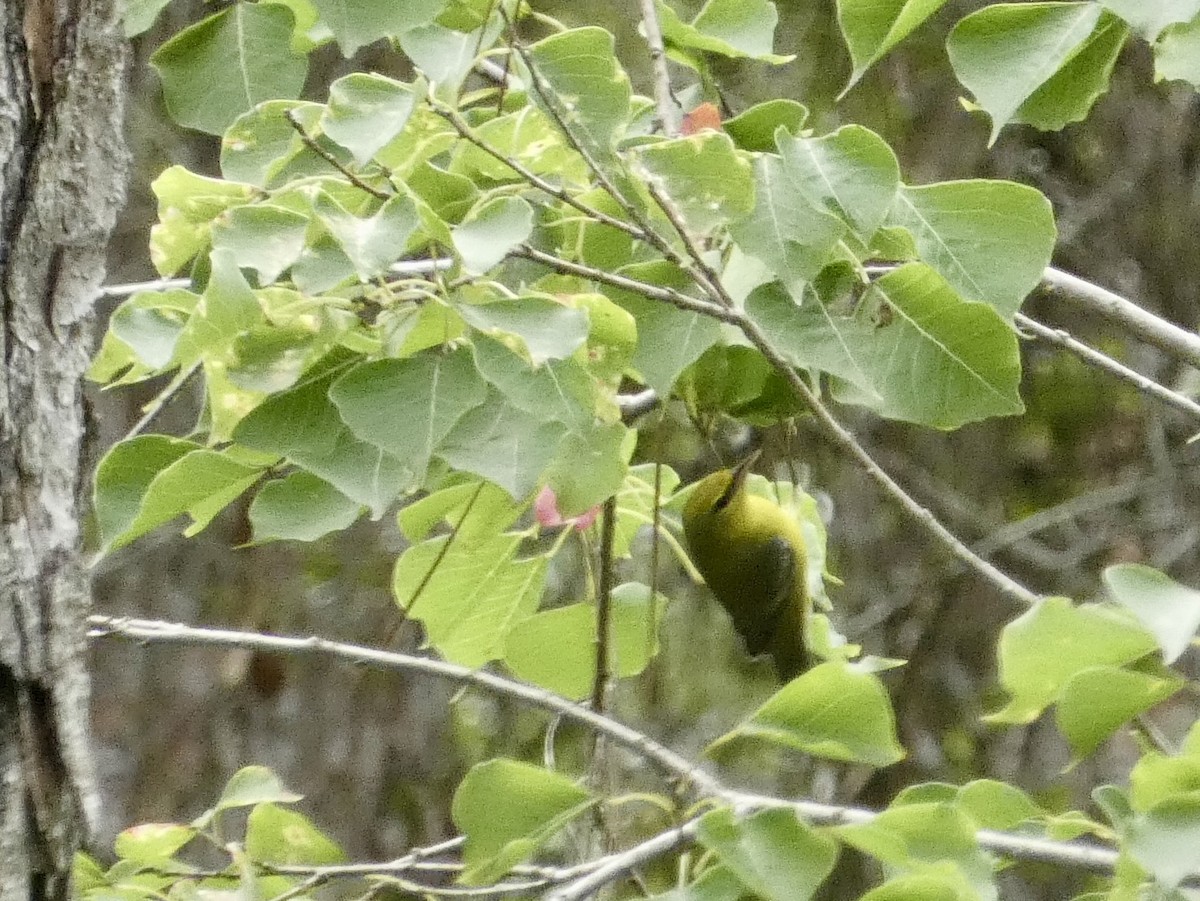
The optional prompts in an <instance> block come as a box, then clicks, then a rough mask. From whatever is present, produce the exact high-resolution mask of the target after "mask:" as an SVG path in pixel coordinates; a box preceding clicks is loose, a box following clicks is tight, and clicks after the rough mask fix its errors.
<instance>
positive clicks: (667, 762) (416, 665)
mask: <svg viewBox="0 0 1200 901" xmlns="http://www.w3.org/2000/svg"><path fill="white" fill-rule="evenodd" d="M88 624H89V626H90V627H91V628H90V631H89V632H88V635H89V636H90V637H92V638H103V637H107V636H116V637H121V638H128V639H133V640H136V641H140V642H151V641H164V642H172V643H175V644H194V645H216V646H218V647H241V648H249V649H251V650H260V651H267V652H273V653H277V654H312V653H317V654H325V655H328V656H331V657H337V658H339V659H342V660H348V661H350V662H352V663H358V664H367V665H371V666H376V667H379V668H381V669H393V670H402V671H406V672H418V673H425V674H426V675H430V676H436V677H437V678H439V679H447V680H449V681H451V682H456V683H458V684H460V685H464V686H470V687H474V688H479V689H482V690H483V691H487V692H491V693H492V694H496V695H500V696H502V697H509V698H515V699H517V700H519V701H523V702H525V703H526V704H530V705H531V706H534V707H539V708H541V709H542V710H546V711H549V712H550V713H554V714H558V715H560V716H562V717H563V718H564V719H568V720H571V721H573V722H575V723H579V724H580V725H583V726H585V727H587V728H588V729H592V730H594V731H596V732H599V733H602V734H603V735H605V736H607V737H608V738H609V739H611V740H612V741H613V742H614V743H615V744H617V745H620V746H621V747H623V748H626V749H627V750H629V751H631V752H633V753H634V754H636V755H639V756H641V757H643V758H645V759H646V760H648V761H651V762H652V763H655V764H657V765H658V766H659V767H660V768H661V769H662V770H664V771H665V772H667V773H669V774H671V775H673V776H677V777H679V778H680V779H682V780H684V781H685V782H690V783H691V784H692V785H694V786H695V787H696V788H697V789H698V790H699V791H701V792H704V793H706V794H709V795H720V794H721V793H722V792H723V791H724V788H723V787H722V785H721V783H720V782H718V781H717V779H716V778H714V777H713V776H711V775H709V774H708V773H707V772H705V771H704V770H702V769H701V768H699V767H698V766H696V765H695V764H693V763H692V762H691V761H689V760H687V759H686V758H684V757H681V756H680V755H679V754H676V753H675V752H674V751H672V750H671V749H670V748H667V747H665V746H664V745H661V744H659V743H658V742H656V741H654V740H653V739H650V738H648V737H647V736H645V735H643V734H642V733H640V732H638V731H637V730H635V729H631V728H630V727H629V726H626V725H624V724H623V723H619V722H617V721H616V720H613V719H610V718H609V717H606V716H602V715H601V714H599V713H596V712H595V711H592V710H589V709H588V708H586V707H582V706H580V705H579V704H574V703H572V702H571V701H568V700H566V699H564V698H561V697H559V696H558V695H555V694H553V693H551V692H548V691H545V690H544V689H541V688H536V687H534V686H532V685H526V684H524V683H522V682H517V681H515V680H513V679H506V678H504V677H503V676H497V675H496V674H494V673H490V672H487V671H485V670H471V669H468V668H467V667H465V666H459V665H458V664H456V663H447V662H445V661H443V660H435V659H434V658H432V657H417V656H415V655H412V654H400V653H396V652H394V651H384V650H380V649H378V648H369V647H364V646H362V645H354V644H347V643H345V642H339V641H329V640H327V639H324V638H319V637H317V636H312V637H309V638H293V637H289V636H283V635H262V634H258V633H255V632H241V631H236V630H232V629H208V628H198V627H195V626H188V625H185V624H183V623H168V622H162V621H159V620H145V619H130V618H125V617H115V616H90V617H88Z"/></svg>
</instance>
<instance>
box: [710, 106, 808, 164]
mask: <svg viewBox="0 0 1200 901" xmlns="http://www.w3.org/2000/svg"><path fill="white" fill-rule="evenodd" d="M807 119H808V110H807V109H806V108H805V107H804V106H803V105H802V104H799V103H797V102H796V101H795V100H766V101H764V102H762V103H756V104H755V105H754V106H752V107H750V108H749V109H748V110H746V111H745V112H742V113H739V114H738V115H736V116H734V117H733V118H732V119H729V120H728V121H726V122H725V123H724V124H723V128H724V129H725V133H726V134H727V135H729V137H731V138H733V143H734V144H736V145H737V146H738V147H739V148H741V149H742V150H748V151H752V152H755V153H773V152H774V151H775V136H776V133H777V132H778V131H779V129H781V128H782V129H783V130H784V131H785V132H786V133H787V134H789V135H793V136H795V135H796V134H798V133H799V131H800V129H801V128H803V127H804V123H805V121H806V120H807Z"/></svg>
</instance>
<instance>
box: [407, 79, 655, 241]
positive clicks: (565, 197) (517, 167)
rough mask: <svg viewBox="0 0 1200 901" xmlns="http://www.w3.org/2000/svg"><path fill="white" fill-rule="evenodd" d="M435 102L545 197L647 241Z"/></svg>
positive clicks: (473, 139) (462, 131)
mask: <svg viewBox="0 0 1200 901" xmlns="http://www.w3.org/2000/svg"><path fill="white" fill-rule="evenodd" d="M431 103H432V105H433V111H434V112H435V113H437V114H438V115H439V116H441V117H442V118H443V119H445V120H446V121H447V122H449V123H450V124H451V125H453V126H454V130H455V131H457V132H458V133H459V135H460V136H461V137H462V139H463V140H464V141H467V142H468V143H470V144H473V145H474V146H476V147H478V148H479V149H480V150H482V151H483V152H484V153H486V154H488V156H490V157H492V158H493V159H495V160H498V161H499V162H501V163H503V164H504V165H506V166H508V167H509V168H510V169H512V170H513V171H514V172H516V173H517V174H518V175H519V176H521V178H523V179H524V180H525V181H526V182H528V183H529V184H530V185H532V186H533V187H535V188H537V189H538V190H539V191H541V192H542V193H543V194H549V195H550V196H551V197H553V198H554V199H555V200H560V201H562V202H563V203H565V204H566V205H567V206H569V207H572V208H574V209H576V210H578V211H579V212H581V213H583V214H584V215H585V216H588V217H590V218H592V219H595V220H596V221H597V222H600V223H602V224H604V225H607V226H609V227H610V228H615V229H618V230H619V231H623V232H625V234H627V235H631V236H632V237H634V238H637V239H638V240H639V241H645V240H647V238H646V233H645V231H643V230H642V229H641V228H639V227H638V226H636V225H634V224H633V223H632V222H626V221H625V220H624V219H618V218H617V217H616V216H610V215H608V213H605V212H603V211H601V210H598V209H596V208H595V207H592V206H589V205H588V204H586V203H584V202H583V201H581V200H579V198H577V197H576V196H575V195H574V194H572V193H571V192H570V191H567V190H566V189H564V188H562V187H560V186H559V185H556V184H554V183H553V182H549V181H546V179H544V178H542V177H541V176H540V175H538V174H537V173H536V172H533V171H532V170H531V169H529V167H528V166H525V165H523V164H522V163H521V162H519V161H518V160H516V159H515V158H514V157H510V156H506V155H505V154H503V153H501V152H500V151H499V150H497V149H496V148H495V147H493V146H492V145H491V144H489V143H488V142H487V141H485V140H483V139H482V138H481V137H479V135H478V134H476V133H475V130H474V129H473V128H471V126H470V125H469V124H468V123H467V120H466V119H464V118H463V117H462V116H460V115H459V114H458V113H457V112H455V111H454V110H453V109H451V108H450V107H448V106H446V105H445V104H443V103H438V102H437V101H436V100H433V101H431Z"/></svg>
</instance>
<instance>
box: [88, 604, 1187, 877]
mask: <svg viewBox="0 0 1200 901" xmlns="http://www.w3.org/2000/svg"><path fill="white" fill-rule="evenodd" d="M88 624H89V626H90V627H91V628H90V630H89V632H88V635H89V636H90V637H92V638H100V637H107V636H112V637H120V638H125V639H129V640H132V641H137V642H139V643H143V642H156V641H162V642H170V643H176V644H198V645H212V646H216V647H242V648H250V649H256V650H264V651H271V652H274V653H289V654H326V655H329V656H333V657H337V658H339V659H342V660H348V661H350V662H352V663H357V664H363V665H368V666H376V667H381V668H384V669H396V670H407V671H412V672H421V673H425V674H427V675H432V676H436V677H438V678H444V679H449V680H451V681H454V682H457V683H460V684H462V685H470V686H475V687H478V688H481V689H484V690H486V691H490V692H493V693H495V694H499V695H501V696H506V697H510V698H515V699H517V700H519V701H523V702H525V703H528V704H530V705H532V706H535V707H539V708H541V709H543V710H548V711H550V712H552V713H556V714H561V715H562V716H563V717H564V718H566V719H571V720H573V721H575V722H577V723H579V724H581V725H583V726H585V727H587V728H589V729H596V730H599V731H602V732H603V733H604V734H605V735H606V736H607V737H609V738H610V739H612V740H613V741H614V742H615V743H616V744H619V745H621V746H622V747H625V748H627V749H628V750H630V751H632V752H633V753H635V754H638V755H640V756H642V757H644V758H645V759H646V760H649V761H652V762H653V763H655V764H657V765H658V766H660V767H661V768H662V769H664V770H666V771H667V772H670V773H673V774H675V775H677V776H679V777H680V778H682V779H684V780H686V781H688V782H690V783H691V784H692V785H693V786H695V787H696V788H697V789H699V790H700V791H701V792H703V793H705V794H706V795H707V796H708V797H711V798H715V799H718V800H720V801H723V802H725V803H727V804H730V805H731V806H732V807H733V808H734V810H735V812H736V813H737V814H738V815H746V814H749V813H753V812H754V811H757V810H768V809H776V808H781V807H787V808H791V809H793V810H795V811H796V813H797V815H798V816H800V817H802V818H803V819H804V820H805V821H807V822H808V823H810V824H812V825H814V826H834V825H841V824H851V823H869V822H871V821H872V820H873V819H874V818H875V817H876V816H877V815H878V814H877V813H876V812H875V811H872V810H866V809H863V808H856V807H842V806H838V805H833V804H821V803H818V802H816V801H789V800H784V799H780V798H774V797H770V796H768V795H757V794H753V793H748V792H739V791H734V790H731V789H728V788H726V787H725V786H724V785H723V784H722V783H721V781H720V780H718V779H716V778H715V777H713V776H711V775H709V774H708V773H706V772H705V771H704V770H702V769H700V768H699V767H697V766H696V765H695V764H693V763H691V762H690V761H688V760H686V759H685V758H683V757H682V756H680V755H679V754H676V753H675V752H674V751H672V750H670V749H669V748H665V747H663V746H662V745H659V744H658V743H657V742H655V741H653V740H652V739H650V738H648V737H646V736H644V735H642V734H641V733H639V732H637V731H636V730H634V729H631V728H630V727H628V726H625V725H624V724H622V723H619V722H617V721H615V720H612V719H610V718H608V717H605V716H601V715H600V714H597V713H595V712H594V711H591V710H589V709H587V708H586V707H581V706H580V705H578V704H573V703H571V702H570V701H567V700H565V699H563V698H560V697H558V696H556V695H553V694H551V693H550V692H547V691H544V690H542V689H539V688H534V687H532V686H529V685H525V684H523V683H520V682H516V681H514V680H512V679H505V678H503V677H501V676H496V675H493V674H492V673H488V672H475V671H472V670H469V669H467V668H466V667H462V666H457V665H456V664H452V663H444V662H442V661H439V660H433V659H430V658H425V657H415V656H412V655H408V654H397V653H394V652H390V651H381V650H378V649H376V648H367V647H361V646H358V645H351V644H345V643H342V642H334V641H328V640H326V639H322V638H317V637H315V636H314V637H311V638H291V637H286V636H278V635H261V634H258V633H254V632H240V631H235V630H230V629H209V628H198V627H194V626H186V625H183V624H179V623H167V622H161V621H157V620H141V619H128V618H124V617H111V616H99V615H93V616H89V617H88ZM694 828H695V827H694V826H693V827H688V825H687V824H684V826H683V827H678V828H674V829H670V830H667V831H666V832H664V833H662V835H661V836H659V837H656V839H651V840H650V841H651V842H653V843H654V844H653V845H651V846H650V849H645V848H643V846H641V845H639V846H635V847H634V848H631V849H629V850H627V851H624V852H620V853H618V854H615V855H612V856H610V857H606V858H604V859H602V860H599V861H591V862H589V863H587V864H582V865H580V867H578V868H568V869H566V870H559V871H553V875H554V877H556V878H561V877H564V876H565V877H566V878H571V879H574V878H575V877H576V876H578V875H581V874H584V873H591V872H595V871H598V870H599V869H601V868H603V869H605V871H606V872H609V873H612V874H613V876H612V878H616V876H619V875H620V874H621V873H624V872H626V871H628V869H629V868H630V867H632V866H636V865H638V864H640V863H642V862H644V861H645V860H648V859H649V858H650V857H652V856H654V854H661V853H666V851H669V850H671V849H672V848H674V847H678V845H679V844H680V843H681V842H682V841H686V840H687V839H688V838H689V833H690V831H691V830H694ZM680 830H682V831H683V835H682V836H680V835H679V832H680ZM672 836H674V837H673V838H672ZM976 838H977V840H978V842H979V845H980V847H981V848H983V849H984V850H987V851H993V852H995V853H997V854H1001V855H1004V856H1006V857H1011V858H1015V859H1019V860H1036V861H1042V862H1046V863H1055V864H1059V865H1061V866H1071V867H1076V868H1080V869H1085V870H1089V871H1092V872H1097V873H1111V872H1112V869H1113V866H1114V865H1115V863H1116V860H1117V851H1116V850H1115V849H1113V848H1110V847H1107V846H1104V845H1100V844H1097V843H1095V842H1080V841H1073V842H1061V841H1055V840H1052V839H1042V838H1037V837H1033V836H1027V835H1015V834H1011V833H1006V832H996V831H992V830H981V831H979V832H977V833H976ZM452 841H457V840H452ZM643 844H645V843H643ZM439 847H441V848H443V850H444V846H434V848H439ZM654 848H658V849H660V850H657V851H653V850H652V849H654ZM638 849H642V850H638ZM414 853H415V852H414ZM410 856H411V855H410ZM401 860H404V858H401ZM529 875H531V876H533V875H536V876H539V877H541V876H545V877H546V878H551V871H548V870H546V869H545V868H542V869H541V872H538V873H533V872H530V873H529ZM1197 877H1200V874H1193V875H1192V876H1189V877H1188V878H1189V880H1194V879H1196V878H1197ZM567 897H570V896H567Z"/></svg>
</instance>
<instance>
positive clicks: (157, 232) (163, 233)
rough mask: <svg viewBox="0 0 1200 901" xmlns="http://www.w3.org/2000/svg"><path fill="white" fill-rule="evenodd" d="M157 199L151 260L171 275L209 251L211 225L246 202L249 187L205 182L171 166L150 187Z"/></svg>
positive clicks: (252, 191) (228, 183)
mask: <svg viewBox="0 0 1200 901" xmlns="http://www.w3.org/2000/svg"><path fill="white" fill-rule="evenodd" d="M150 188H151V190H153V191H154V195H155V196H156V197H157V198H158V222H157V223H156V224H155V225H153V226H152V227H151V229H150V259H151V261H152V262H153V263H154V268H155V269H157V270H158V272H159V273H160V274H162V275H173V274H174V273H176V272H178V271H179V269H180V268H182V267H183V266H184V265H185V264H186V263H187V262H189V261H190V260H191V259H192V258H194V257H195V256H196V254H198V253H199V252H200V251H201V250H204V249H205V248H207V247H208V241H209V229H210V223H211V222H212V220H213V219H214V218H216V217H217V216H218V215H220V214H221V213H222V212H223V211H224V210H226V209H228V208H230V207H233V206H237V205H239V204H242V203H246V202H247V201H249V200H250V199H251V198H252V197H253V195H254V188H253V187H252V186H251V185H248V184H238V183H236V182H230V181H224V180H222V179H219V178H205V177H204V176H202V175H196V174H195V173H192V172H189V171H188V170H187V169H184V168H183V167H182V166H171V167H170V168H168V169H167V170H165V171H164V172H163V174H162V175H160V176H159V177H158V178H156V179H155V180H154V181H153V182H152V183H151V185H150Z"/></svg>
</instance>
